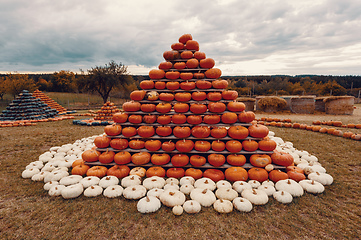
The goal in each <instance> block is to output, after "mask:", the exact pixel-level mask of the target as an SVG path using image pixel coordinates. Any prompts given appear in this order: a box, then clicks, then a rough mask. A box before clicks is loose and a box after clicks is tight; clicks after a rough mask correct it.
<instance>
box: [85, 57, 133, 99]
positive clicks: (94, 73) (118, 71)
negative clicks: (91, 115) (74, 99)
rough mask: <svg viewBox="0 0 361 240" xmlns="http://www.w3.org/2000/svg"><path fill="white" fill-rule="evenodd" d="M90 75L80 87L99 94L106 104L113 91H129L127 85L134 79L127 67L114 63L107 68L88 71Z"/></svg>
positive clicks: (98, 67)
mask: <svg viewBox="0 0 361 240" xmlns="http://www.w3.org/2000/svg"><path fill="white" fill-rule="evenodd" d="M87 72H88V74H87V75H86V77H84V78H80V79H81V80H79V81H82V82H80V83H79V85H82V86H84V87H85V88H86V89H87V90H89V91H94V92H97V93H98V94H99V95H100V96H101V97H102V98H103V102H104V103H105V102H106V101H107V100H108V97H109V94H110V92H111V91H112V90H115V89H117V90H127V85H128V84H129V83H130V82H131V80H132V77H131V76H130V75H129V73H128V69H127V67H126V66H124V65H122V63H119V64H117V63H115V62H114V61H111V62H109V64H105V66H96V67H94V68H91V69H88V70H87Z"/></svg>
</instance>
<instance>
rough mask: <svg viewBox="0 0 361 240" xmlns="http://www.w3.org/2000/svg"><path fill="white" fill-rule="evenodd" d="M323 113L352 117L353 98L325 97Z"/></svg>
mask: <svg viewBox="0 0 361 240" xmlns="http://www.w3.org/2000/svg"><path fill="white" fill-rule="evenodd" d="M323 101H324V102H325V112H326V114H333V115H352V114H353V109H354V106H353V105H354V102H355V98H354V97H353V96H332V97H326V98H325V99H324V100H323Z"/></svg>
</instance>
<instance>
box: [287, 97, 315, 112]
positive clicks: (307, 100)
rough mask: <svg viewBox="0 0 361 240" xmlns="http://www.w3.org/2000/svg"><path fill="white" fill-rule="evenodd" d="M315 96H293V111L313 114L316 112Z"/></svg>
mask: <svg viewBox="0 0 361 240" xmlns="http://www.w3.org/2000/svg"><path fill="white" fill-rule="evenodd" d="M315 98H316V97H315V96H302V97H293V98H292V99H291V111H292V112H294V113H303V114H312V113H314V112H315Z"/></svg>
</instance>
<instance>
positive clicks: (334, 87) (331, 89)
mask: <svg viewBox="0 0 361 240" xmlns="http://www.w3.org/2000/svg"><path fill="white" fill-rule="evenodd" d="M346 92H347V91H346V89H345V88H344V87H342V86H341V85H340V84H338V83H337V82H336V81H335V80H333V81H329V82H327V83H325V84H323V86H322V92H321V94H322V95H328V94H330V95H333V96H341V95H345V94H346Z"/></svg>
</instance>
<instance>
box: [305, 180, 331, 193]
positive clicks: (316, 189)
mask: <svg viewBox="0 0 361 240" xmlns="http://www.w3.org/2000/svg"><path fill="white" fill-rule="evenodd" d="M299 184H300V185H301V187H302V188H303V189H304V190H305V191H306V192H309V193H313V194H318V193H323V191H325V187H324V186H323V185H322V184H321V183H319V182H317V181H315V180H308V179H305V180H302V181H300V182H299Z"/></svg>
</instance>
